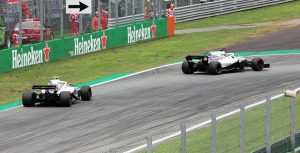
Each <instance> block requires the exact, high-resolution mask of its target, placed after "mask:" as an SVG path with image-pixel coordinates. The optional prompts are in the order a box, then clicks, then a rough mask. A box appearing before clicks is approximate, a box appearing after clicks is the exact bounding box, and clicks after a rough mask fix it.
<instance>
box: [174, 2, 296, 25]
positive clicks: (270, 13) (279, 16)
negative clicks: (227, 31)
mask: <svg viewBox="0 0 300 153" xmlns="http://www.w3.org/2000/svg"><path fill="white" fill-rule="evenodd" d="M299 17H300V1H299V0H296V1H294V2H289V3H285V4H280V5H274V6H268V7H263V8H259V9H253V10H246V11H241V12H236V13H230V14H226V15H221V16H215V17H210V18H204V19H199V20H194V21H189V22H183V23H177V24H176V30H182V29H191V28H202V27H213V26H226V25H239V24H249V23H259V22H268V21H286V20H288V19H293V18H299Z"/></svg>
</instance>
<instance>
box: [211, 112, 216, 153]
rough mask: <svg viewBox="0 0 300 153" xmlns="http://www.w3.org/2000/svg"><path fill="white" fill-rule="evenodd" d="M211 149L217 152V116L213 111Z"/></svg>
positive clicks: (214, 152)
mask: <svg viewBox="0 0 300 153" xmlns="http://www.w3.org/2000/svg"><path fill="white" fill-rule="evenodd" d="M211 150H212V153H217V117H216V113H214V112H213V113H211Z"/></svg>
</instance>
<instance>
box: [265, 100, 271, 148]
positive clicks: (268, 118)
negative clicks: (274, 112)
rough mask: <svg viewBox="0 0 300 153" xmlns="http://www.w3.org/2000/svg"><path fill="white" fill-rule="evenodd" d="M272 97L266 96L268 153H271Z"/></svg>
mask: <svg viewBox="0 0 300 153" xmlns="http://www.w3.org/2000/svg"><path fill="white" fill-rule="evenodd" d="M271 144H272V143H271V98H270V96H267V97H266V153H271Z"/></svg>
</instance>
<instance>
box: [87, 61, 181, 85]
mask: <svg viewBox="0 0 300 153" xmlns="http://www.w3.org/2000/svg"><path fill="white" fill-rule="evenodd" d="M181 63H182V62H177V63H172V64H168V65H163V66H159V67H155V68H151V69H148V70H144V71H141V72H136V73H133V74H129V75H126V76H123V77H120V78H116V79H112V80H109V81H105V82H101V83H97V84H93V85H91V87H95V86H99V85H103V84H107V83H110V82H114V81H117V80H121V79H125V78H129V77H132V76H136V75H139V74H142V73H146V72H149V71H153V70H156V69H160V68H164V67H169V66H173V65H177V64H181Z"/></svg>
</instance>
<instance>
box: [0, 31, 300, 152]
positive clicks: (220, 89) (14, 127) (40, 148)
mask: <svg viewBox="0 0 300 153" xmlns="http://www.w3.org/2000/svg"><path fill="white" fill-rule="evenodd" d="M295 29H296V31H294V32H290V34H292V35H298V37H297V38H296V36H295V37H293V41H291V42H292V45H293V47H292V48H293V49H300V41H298V42H297V43H295V42H294V40H295V39H298V40H299V38H300V30H299V29H300V27H296V28H292V30H295ZM297 29H298V30H297ZM290 30H291V29H290ZM286 33H287V32H286ZM283 34H284V33H282V32H278V34H277V35H276V33H275V34H272V37H270V38H269V37H268V36H266V37H264V38H268V41H269V42H267V43H269V44H272V41H273V40H274V41H276V43H279V42H280V41H279V42H277V41H278V39H279V38H283V39H285V38H286V37H285V35H283ZM289 37H290V36H289ZM256 40H261V41H266V39H263V38H258V39H256ZM256 40H251V41H254V42H255V41H256ZM283 42H284V43H285V44H282V45H278V46H280V47H281V48H280V49H285V48H284V45H285V46H290V45H289V44H288V43H289V41H283ZM274 43H275V42H274ZM246 44H249V43H248V42H247V43H246ZM240 45H242V44H240ZM251 46H253V47H254V48H251ZM272 47H273V45H270V48H271V49H272V50H274V49H275V48H272ZM246 49H248V50H251V51H253V50H258V49H256V48H255V45H248V46H247V47H245V50H246ZM288 49H290V48H288ZM263 50H269V49H268V48H266V47H265V48H264V49H263ZM264 59H265V61H266V62H267V63H271V67H272V68H271V69H265V70H264V71H262V72H254V71H252V70H250V69H249V70H247V71H245V72H241V73H225V74H222V75H219V76H212V75H207V74H205V73H198V74H193V75H184V74H183V73H182V72H181V65H174V66H171V67H166V68H161V69H158V70H154V71H151V72H147V73H143V74H140V75H137V76H134V77H130V78H126V79H123V80H119V81H116V82H113V83H109V84H106V85H102V86H97V87H95V88H93V89H92V90H93V93H94V97H93V100H92V101H90V102H79V103H76V104H74V105H73V106H72V107H71V108H64V107H35V108H23V107H20V108H17V109H12V110H9V111H5V112H0V129H1V132H0V152H9V153H20V152H22V153H27V152H28V153H41V152H61V153H65V152H104V151H108V150H109V148H111V147H118V146H123V145H125V144H128V143H130V142H135V141H137V140H143V139H145V137H146V136H147V135H149V134H153V133H156V132H158V131H160V130H162V129H166V128H167V127H169V126H171V127H178V129H179V126H177V125H179V124H180V123H181V122H182V121H187V120H189V121H191V122H192V121H193V122H194V121H197V122H201V121H204V120H206V119H208V118H209V116H210V112H211V111H216V112H218V114H223V113H225V112H227V111H230V110H232V109H233V108H237V107H239V105H240V104H241V103H244V104H250V103H253V102H257V101H260V100H262V99H263V98H264V97H265V96H266V95H267V94H271V95H275V94H278V93H280V92H281V91H282V90H283V89H285V88H287V87H289V86H290V84H292V83H295V84H294V86H295V87H298V86H300V77H299V76H300V69H299V67H300V60H299V59H300V55H284V56H268V57H264ZM225 110H226V111H225ZM168 129H170V130H171V129H172V128H168ZM144 142H145V141H144ZM128 149H131V148H128ZM122 151H125V150H122Z"/></svg>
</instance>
